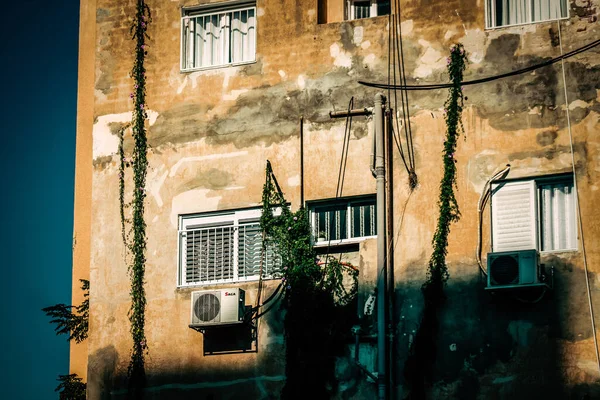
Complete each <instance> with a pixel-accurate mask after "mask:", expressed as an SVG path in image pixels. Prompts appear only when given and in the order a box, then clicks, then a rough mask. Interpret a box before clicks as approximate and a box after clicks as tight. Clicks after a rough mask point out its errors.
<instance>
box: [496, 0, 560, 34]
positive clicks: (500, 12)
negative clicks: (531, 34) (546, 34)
mask: <svg viewBox="0 0 600 400" xmlns="http://www.w3.org/2000/svg"><path fill="white" fill-rule="evenodd" d="M486 14H487V15H486V22H485V23H486V28H497V27H500V26H509V25H521V24H529V23H533V22H542V21H550V20H556V19H560V18H567V17H568V16H569V9H568V8H567V0H486Z"/></svg>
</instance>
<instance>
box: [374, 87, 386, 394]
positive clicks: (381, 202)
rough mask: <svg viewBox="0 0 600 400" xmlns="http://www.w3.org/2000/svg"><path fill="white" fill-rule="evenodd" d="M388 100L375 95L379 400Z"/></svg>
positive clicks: (383, 350)
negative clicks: (385, 128) (386, 113)
mask: <svg viewBox="0 0 600 400" xmlns="http://www.w3.org/2000/svg"><path fill="white" fill-rule="evenodd" d="M384 104H385V97H384V96H383V94H381V93H377V94H376V95H375V110H374V113H375V118H374V122H375V172H376V174H377V177H376V179H377V387H378V398H379V400H386V399H387V374H386V372H387V371H386V370H387V366H388V364H387V360H386V356H387V352H386V347H387V343H386V319H387V318H386V314H387V310H386V290H385V288H386V266H385V261H386V248H385V247H386V223H385V220H386V213H385V153H384V151H385V147H384V143H385V142H384V138H383V136H384V132H383V107H384Z"/></svg>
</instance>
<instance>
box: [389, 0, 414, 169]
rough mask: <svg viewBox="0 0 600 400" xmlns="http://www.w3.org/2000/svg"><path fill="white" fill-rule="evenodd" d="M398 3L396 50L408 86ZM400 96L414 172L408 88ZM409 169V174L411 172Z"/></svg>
mask: <svg viewBox="0 0 600 400" xmlns="http://www.w3.org/2000/svg"><path fill="white" fill-rule="evenodd" d="M394 2H395V3H396V24H395V32H396V42H395V45H396V52H397V54H398V66H399V67H400V79H401V80H402V85H403V86H406V68H405V66H404V43H403V40H402V8H401V3H400V0H394ZM400 98H401V101H402V117H403V121H404V133H405V136H406V146H407V151H408V159H409V164H410V168H411V171H412V172H413V173H414V170H415V150H414V146H413V136H412V128H411V124H410V111H409V110H410V105H409V102H408V92H407V91H406V90H401V91H400ZM411 171H409V174H410V172H411Z"/></svg>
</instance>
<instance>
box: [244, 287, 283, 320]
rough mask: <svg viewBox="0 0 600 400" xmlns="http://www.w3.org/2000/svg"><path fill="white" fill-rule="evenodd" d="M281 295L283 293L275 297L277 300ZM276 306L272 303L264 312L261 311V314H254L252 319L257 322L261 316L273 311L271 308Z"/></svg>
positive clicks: (275, 303)
mask: <svg viewBox="0 0 600 400" xmlns="http://www.w3.org/2000/svg"><path fill="white" fill-rule="evenodd" d="M282 294H283V291H282V292H280V293H279V295H278V296H277V299H278V300H279V298H281V296H282ZM276 305H277V302H274V303H273V304H271V305H270V306H269V307H267V309H266V310H263V312H261V313H258V314H256V315H255V316H254V317H253V318H252V319H254V320H258V319H259V318H260V317H262V316H263V315H265V314H266V313H268V312H269V311H271V310H272V309H273V307H275V306H276Z"/></svg>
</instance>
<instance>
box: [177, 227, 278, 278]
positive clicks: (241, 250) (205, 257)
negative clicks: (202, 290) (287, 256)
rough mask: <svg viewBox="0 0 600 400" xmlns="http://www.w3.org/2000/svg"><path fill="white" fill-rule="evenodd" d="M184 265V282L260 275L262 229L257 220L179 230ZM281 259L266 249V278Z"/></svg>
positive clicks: (264, 263) (264, 268)
mask: <svg viewBox="0 0 600 400" xmlns="http://www.w3.org/2000/svg"><path fill="white" fill-rule="evenodd" d="M180 235H181V237H180V242H181V246H182V260H181V265H182V268H183V271H182V278H181V284H182V285H195V284H207V283H225V282H237V281H243V280H255V279H258V278H259V274H260V263H261V256H262V231H261V230H260V224H259V223H258V222H251V223H240V224H239V225H232V224H229V225H224V226H212V227H198V228H196V227H195V228H193V229H187V230H182V231H181V232H180ZM280 267H281V260H280V257H279V255H278V254H277V251H276V249H275V248H274V247H272V246H270V247H268V248H267V251H266V253H265V260H264V262H263V278H272V277H275V276H276V275H277V274H278V272H279V270H280Z"/></svg>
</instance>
